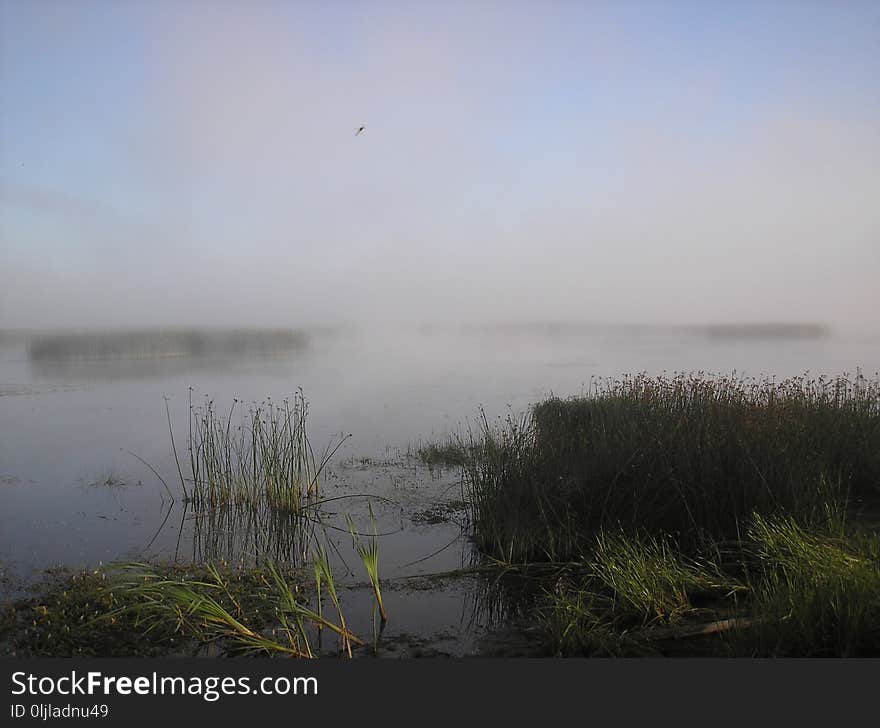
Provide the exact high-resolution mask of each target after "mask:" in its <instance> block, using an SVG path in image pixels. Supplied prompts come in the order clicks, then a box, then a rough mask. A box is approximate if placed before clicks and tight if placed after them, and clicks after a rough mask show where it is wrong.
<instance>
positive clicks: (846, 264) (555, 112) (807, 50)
mask: <svg viewBox="0 0 880 728" xmlns="http://www.w3.org/2000/svg"><path fill="white" fill-rule="evenodd" d="M878 29H880V6H878V5H877V4H876V3H866V4H860V3H855V2H853V3H846V4H833V3H816V4H813V3H807V2H803V3H790V4H788V3H762V4H750V3H735V4H730V5H728V6H727V7H721V4H715V3H662V4H661V3H647V2H646V3H610V2H609V3H568V2H556V3H546V4H545V3H537V2H529V3H489V2H480V3H457V2H443V3H440V2H436V3H428V2H422V3H402V2H400V3H396V2H390V3H344V2H336V3H327V4H324V5H323V6H321V5H319V4H317V3H294V2H266V1H264V2H256V3H247V4H245V3H240V2H235V3H222V2H211V3H208V2H188V3H180V2H173V3H172V2H167V3H163V2H134V1H132V2H125V3H112V2H87V1H80V2H76V3H69V2H50V1H44V2H36V3H34V2H23V1H21V2H19V1H17V0H0V108H2V113H0V271H2V272H0V327H2V328H64V327H106V326H111V327H112V326H170V325H175V326H195V325H231V326H293V327H296V326H304V325H315V324H328V323H329V324H332V323H341V322H354V323H375V322H383V323H384V322H394V321H402V322H413V321H429V322H434V321H437V322H475V321H481V322H482V321H485V322H501V321H542V320H553V321H595V322H608V323H639V324H642V323H644V324H665V323H670V324H671V323H674V324H683V325H692V324H696V325H701V324H714V323H742V322H762V321H772V322H819V323H822V324H828V325H831V326H833V327H844V328H855V329H861V330H867V331H871V332H874V331H875V330H876V329H875V325H876V324H875V322H876V311H877V310H880V293H878V291H880V287H878V286H877V280H878V277H880V237H878V234H880V205H878V204H877V190H878V189H880V123H878V122H880V91H878V86H877V84H876V70H877V60H878V45H877V37H878V36H877V31H878ZM361 125H364V126H365V130H364V132H363V133H361V134H358V135H355V131H356V130H357V129H358V128H359V127H360V126H361Z"/></svg>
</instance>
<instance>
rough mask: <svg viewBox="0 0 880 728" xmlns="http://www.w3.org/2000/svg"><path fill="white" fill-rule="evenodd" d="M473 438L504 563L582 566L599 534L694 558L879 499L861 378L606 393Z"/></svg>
mask: <svg viewBox="0 0 880 728" xmlns="http://www.w3.org/2000/svg"><path fill="white" fill-rule="evenodd" d="M472 438H474V442H473V443H472V446H473V451H474V452H479V453H480V457H478V458H476V459H475V460H474V461H473V462H470V463H466V464H465V468H464V470H465V486H466V489H467V492H468V496H469V501H470V504H471V508H472V517H473V522H474V524H475V536H476V540H477V543H478V545H479V546H480V548H481V549H482V550H483V551H485V552H488V553H489V554H491V555H493V556H495V557H500V558H505V559H509V560H512V559H523V560H528V559H536V558H537V559H550V560H553V559H566V558H573V557H574V558H577V557H580V556H582V555H583V554H584V553H586V552H587V551H588V550H589V547H590V545H591V539H592V537H593V536H594V535H595V534H596V533H597V532H599V531H600V530H601V529H603V528H604V529H609V530H614V529H622V530H624V531H627V532H636V531H643V532H647V533H652V534H668V535H670V536H672V537H674V538H675V539H676V540H677V541H678V542H679V543H680V544H681V545H682V547H683V548H689V547H691V546H695V545H699V544H701V543H705V542H707V541H713V540H725V539H735V538H737V537H738V536H739V535H740V533H741V531H742V529H743V528H745V526H746V524H747V523H748V521H749V519H750V518H751V515H752V513H753V512H757V513H759V514H764V515H771V514H774V513H780V512H787V513H791V514H797V515H803V516H810V515H811V514H815V513H819V512H821V511H822V509H823V508H824V506H825V504H826V503H827V502H829V501H837V500H840V499H843V498H849V499H852V500H856V501H857V500H859V499H870V498H876V497H878V495H880V381H878V380H876V379H875V380H867V379H865V378H864V377H863V376H861V374H859V375H858V376H856V377H855V378H852V379H851V378H848V377H846V376H841V377H836V378H825V377H818V378H808V377H806V376H804V377H797V378H792V379H786V380H784V381H781V382H776V381H775V380H772V379H762V380H755V379H742V378H737V377H713V376H706V375H703V374H690V375H686V374H679V375H675V376H672V377H667V376H661V377H656V378H652V377H648V376H646V375H638V376H632V377H624V378H622V379H615V380H608V381H599V382H596V383H595V384H594V387H593V390H592V391H591V392H590V394H589V395H588V396H583V397H576V398H571V399H559V398H555V397H554V398H551V399H548V400H546V401H544V402H541V403H540V404H538V405H536V406H535V407H534V408H533V409H532V411H531V412H530V414H529V416H528V417H526V418H525V419H523V420H513V419H512V418H508V420H507V421H506V422H505V423H503V424H501V425H498V426H490V425H489V424H488V423H486V422H485V419H484V421H483V426H482V430H481V431H480V432H478V433H477V434H476V435H472Z"/></svg>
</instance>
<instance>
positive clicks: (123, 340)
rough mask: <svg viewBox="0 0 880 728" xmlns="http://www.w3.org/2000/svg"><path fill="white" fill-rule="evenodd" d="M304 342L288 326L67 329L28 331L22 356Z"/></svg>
mask: <svg viewBox="0 0 880 728" xmlns="http://www.w3.org/2000/svg"><path fill="white" fill-rule="evenodd" d="M307 344H308V337H307V336H306V334H305V333H304V332H302V331H296V330H292V329H228V330H210V329H205V330H197V329H191V330H158V329H157V330H141V331H103V332H100V331H99V332H70V333H55V334H44V335H38V336H34V337H33V338H31V340H30V342H29V344H28V356H29V357H30V359H31V360H32V361H79V360H105V359H154V358H166V357H206V356H230V355H238V356H240V355H249V354H250V355H257V354H262V355H271V354H281V353H284V352H287V351H292V350H296V349H301V348H303V347H305V346H306V345H307Z"/></svg>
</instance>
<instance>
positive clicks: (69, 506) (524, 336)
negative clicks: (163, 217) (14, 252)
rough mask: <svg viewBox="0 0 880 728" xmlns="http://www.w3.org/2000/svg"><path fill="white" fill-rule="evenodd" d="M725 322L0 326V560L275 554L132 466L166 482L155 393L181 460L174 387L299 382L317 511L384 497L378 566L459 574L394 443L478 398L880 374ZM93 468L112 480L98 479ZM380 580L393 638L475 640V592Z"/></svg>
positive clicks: (859, 352) (184, 403)
mask: <svg viewBox="0 0 880 728" xmlns="http://www.w3.org/2000/svg"><path fill="white" fill-rule="evenodd" d="M716 333H717V332H716ZM736 333H737V335H736V336H718V335H710V334H709V333H708V332H706V331H701V330H699V329H687V328H642V329H634V328H613V327H565V326H562V327H552V326H519V327H488V326H487V327H477V326H473V327H471V326H465V327H390V326H389V327H384V328H382V327H377V328H370V329H368V328H363V329H342V330H338V331H319V332H313V333H312V335H311V336H310V343H309V345H308V346H307V347H305V348H303V349H297V350H292V351H289V352H287V353H281V354H278V353H274V354H273V355H272V356H258V355H253V354H251V355H247V356H223V355H222V354H219V355H218V354H212V355H211V356H210V357H174V358H167V359H163V358H152V359H112V360H88V361H82V360H68V361H65V360H40V361H32V360H31V359H30V357H29V355H28V346H27V338H26V337H24V336H14V335H6V336H3V337H0V433H2V435H0V568H2V569H3V573H4V574H5V578H6V583H7V589H10V588H12V587H10V586H9V585H16V584H22V583H27V582H28V581H31V580H33V579H34V578H36V575H37V573H38V570H40V569H44V568H46V567H50V566H58V565H63V566H69V567H80V566H87V565H94V564H97V563H100V562H109V561H114V560H120V559H142V558H150V559H176V560H186V559H197V560H198V559H204V558H209V557H215V556H222V557H225V558H233V559H241V560H245V561H247V560H249V559H252V560H256V559H259V558H261V556H262V555H263V554H262V553H261V549H262V551H266V550H267V549H268V550H269V552H271V549H272V548H276V549H277V548H279V546H278V543H276V542H272V539H273V538H275V537H280V538H281V539H282V541H283V534H280V536H279V534H278V533H273V532H272V528H271V527H266V523H265V521H261V520H259V518H256V519H254V518H251V521H250V522H249V523H244V521H246V520H247V519H246V518H245V519H244V521H243V520H242V519H239V520H238V521H236V520H235V518H234V517H232V516H227V521H225V522H222V519H220V520H221V522H214V523H201V526H200V522H199V520H198V519H196V518H194V516H193V514H192V513H190V512H188V509H186V508H185V507H184V505H183V504H182V503H181V502H180V501H179V500H178V502H176V503H175V504H174V505H173V506H172V505H171V502H170V499H169V497H168V495H167V493H166V491H165V489H164V487H163V486H162V485H161V483H160V482H159V480H158V479H157V477H156V476H155V475H154V474H153V473H152V472H151V470H150V469H149V468H148V467H147V466H146V465H144V464H143V462H141V460H139V459H138V458H142V459H143V460H144V461H146V462H147V463H149V464H150V465H151V466H152V467H153V468H155V469H156V471H158V472H159V474H161V475H162V476H163V477H164V478H165V480H166V481H167V482H168V484H169V486H170V487H171V488H172V490H174V491H175V492H176V490H177V485H178V484H177V470H176V466H175V463H174V459H173V457H172V454H171V446H170V442H171V441H170V435H169V431H168V424H167V421H166V412H165V402H166V398H167V401H168V405H169V408H170V412H171V416H172V423H173V426H174V429H175V436H176V441H177V445H178V451H179V452H180V453H181V455H182V457H183V458H186V432H187V423H188V416H189V409H188V407H189V405H188V401H189V396H190V388H192V397H193V401H194V403H195V404H197V405H198V404H200V403H201V402H203V399H204V398H205V397H210V398H212V399H213V400H214V402H215V404H216V405H217V407H218V409H219V410H221V411H223V410H225V409H226V408H227V407H228V406H229V405H230V404H231V403H232V401H233V398H238V399H239V400H240V401H243V402H245V403H247V402H259V401H261V400H263V399H265V398H266V397H271V398H272V399H273V400H275V401H280V400H282V399H284V398H285V397H291V396H292V395H293V393H294V392H295V391H296V388H297V387H302V388H303V390H304V392H305V395H306V398H307V400H308V401H309V403H310V417H309V424H310V432H311V438H312V442H313V444H315V445H316V446H317V447H319V448H320V447H322V446H323V444H325V443H328V442H330V441H331V440H333V438H334V437H336V438H338V437H339V436H340V435H343V434H345V435H347V434H350V435H351V437H349V438H348V439H347V440H346V441H345V444H344V446H343V447H342V448H341V449H340V451H339V452H338V453H337V455H336V457H335V458H334V461H333V463H332V466H331V469H330V471H329V473H328V477H327V478H326V481H325V483H324V486H323V487H324V495H325V497H339V498H340V499H339V500H338V501H334V502H333V503H332V504H331V505H330V506H328V509H329V510H330V511H331V513H330V514H329V518H328V523H330V524H337V527H342V526H344V521H343V520H342V518H343V516H344V514H346V513H351V514H353V515H354V516H355V518H356V520H357V521H358V524H359V527H361V528H367V521H366V520H365V517H364V516H365V504H366V502H367V501H366V499H365V498H362V497H352V496H359V495H361V494H373V495H376V496H380V497H381V498H382V500H376V501H374V503H375V507H376V512H377V527H378V529H379V530H380V532H382V533H386V534H388V535H384V536H382V537H381V539H380V554H381V557H380V558H381V562H380V563H381V571H382V576H383V578H389V579H401V578H402V577H410V576H413V575H418V574H430V573H436V572H442V571H446V570H450V569H455V568H459V567H460V566H462V565H464V564H467V563H468V562H469V559H470V558H471V557H472V554H471V548H470V545H469V542H468V540H467V538H466V535H465V534H464V533H463V526H464V525H465V524H463V523H462V519H463V518H464V517H465V515H464V513H459V514H456V513H455V512H453V514H452V520H450V521H445V522H441V523H426V522H425V519H424V518H420V515H421V514H422V513H423V512H424V511H425V510H427V509H430V508H431V507H432V506H435V505H437V504H439V503H445V502H448V501H450V500H455V499H460V497H461V494H460V491H459V487H458V478H457V475H456V474H455V473H452V472H445V473H442V474H440V475H438V474H437V473H431V472H429V471H428V470H427V469H425V468H424V467H421V466H420V465H418V464H417V463H415V462H414V461H413V460H412V459H407V458H406V457H405V456H404V453H405V451H406V450H407V447H408V446H410V445H412V444H417V443H418V442H419V441H423V440H430V439H433V438H442V437H443V436H444V435H445V434H447V433H449V432H454V431H457V430H459V429H460V428H461V427H462V426H466V425H467V423H468V422H472V421H473V420H474V418H475V417H476V416H477V415H478V413H479V408H481V407H482V408H483V409H484V410H485V412H486V414H487V415H488V417H489V418H490V419H491V418H494V417H499V416H501V417H503V416H505V415H507V414H508V413H514V414H518V413H521V412H523V411H525V410H526V409H527V408H528V406H529V405H530V404H531V403H533V402H536V401H539V400H540V399H542V398H544V397H546V396H547V395H548V394H551V393H554V394H559V395H569V394H578V393H582V392H584V391H585V390H587V389H588V388H589V386H590V382H591V380H592V379H593V378H595V377H608V376H619V375H621V374H625V373H636V372H640V371H646V372H648V373H661V372H663V371H666V372H669V373H671V372H673V371H704V372H716V373H731V372H733V371H736V372H737V373H742V374H744V375H769V376H777V377H785V376H790V375H798V374H802V373H804V372H805V371H807V370H809V371H810V372H812V373H814V374H819V373H828V374H839V373H842V372H849V373H853V374H854V373H855V372H856V370H857V368H858V369H861V370H862V372H864V373H865V374H866V375H871V374H873V373H874V372H876V371H877V370H878V369H880V339H878V338H876V337H875V338H870V337H864V336H862V337H859V336H854V335H853V336H845V335H842V334H835V333H832V334H831V335H827V336H805V337H800V338H799V337H797V336H794V337H786V336H784V335H783V336H779V334H780V332H779V331H778V330H776V329H774V330H773V336H772V337H767V336H757V337H750V336H748V335H747V334H748V332H745V335H743V332H742V331H739V330H737V332H736ZM782 333H784V332H782ZM132 453H133V454H132ZM135 455H136V456H137V457H135ZM108 478H110V480H111V481H120V482H121V483H123V485H106V484H102V483H105V481H106V480H107V479H108ZM341 496H346V497H341ZM429 520H430V519H429ZM282 530H283V529H282ZM267 532H268V535H267ZM328 537H329V538H330V539H331V541H332V543H333V544H335V545H336V546H337V547H338V549H339V554H340V556H339V557H338V558H337V565H338V563H339V561H341V560H342V559H344V560H345V563H347V564H348V566H350V567H351V574H350V575H349V576H350V581H351V582H352V583H354V582H356V581H357V580H358V577H357V576H356V572H357V568H358V566H359V565H358V563H357V557H356V556H355V555H354V553H353V551H352V549H351V538H350V536H349V535H348V534H347V533H345V532H344V528H342V529H341V530H333V528H332V527H331V529H330V530H329V531H328ZM282 546H283V544H282ZM342 568H343V570H344V569H345V567H344V566H343V567H342ZM360 578H362V577H360ZM395 584H396V585H395V587H394V589H393V590H391V591H390V597H389V602H392V603H395V608H396V609H397V629H398V633H397V634H398V636H399V637H400V636H403V635H409V634H425V633H431V634H433V635H435V636H437V635H440V636H441V637H438V640H440V641H445V642H449V643H450V644H457V645H459V649H464V648H462V647H461V645H462V644H464V642H466V640H464V638H463V635H465V634H467V635H470V636H471V637H473V634H474V633H473V629H472V626H473V624H474V623H475V621H476V622H479V620H474V619H473V613H474V611H475V609H469V608H468V607H467V606H466V604H467V603H472V602H474V601H475V598H474V591H473V589H470V588H466V587H464V586H462V585H461V584H456V585H447V586H446V587H444V588H438V589H434V590H433V592H432V593H433V598H431V599H429V598H427V597H426V596H425V593H424V591H423V590H418V589H415V588H410V586H409V585H408V584H407V582H406V581H400V582H395ZM444 589H445V590H444ZM401 594H402V595H404V596H405V595H409V598H408V599H405V598H404V597H402V596H401ZM369 597H370V595H369V593H368V592H367V591H365V590H362V589H360V590H359V589H352V591H351V594H350V597H349V599H350V601H351V602H352V603H358V602H363V610H362V611H364V612H365V613H368V611H369V607H368V606H366V605H367V603H368V601H369ZM398 601H399V602H400V604H397V602H398ZM404 604H408V605H409V606H408V607H407V606H404ZM389 610H390V605H389ZM476 611H478V610H476ZM466 612H469V613H470V616H466V614H465V613H466ZM361 626H364V625H361ZM456 630H457V631H456ZM463 640H464V641H463ZM453 652H454V650H453Z"/></svg>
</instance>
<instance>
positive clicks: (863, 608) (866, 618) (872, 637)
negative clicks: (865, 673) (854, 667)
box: [736, 514, 880, 657]
mask: <svg viewBox="0 0 880 728" xmlns="http://www.w3.org/2000/svg"><path fill="white" fill-rule="evenodd" d="M747 536H748V539H749V541H750V546H751V549H752V551H753V555H754V558H755V559H756V560H757V566H753V567H752V569H751V572H750V580H751V588H752V592H753V597H752V605H751V606H752V609H753V611H754V613H755V614H758V615H760V616H761V617H762V623H761V626H760V628H759V629H754V630H747V631H745V632H743V633H742V634H740V635H738V637H739V640H738V644H737V645H736V646H737V648H739V649H745V650H747V651H748V650H752V651H754V652H755V653H757V654H770V655H796V656H826V657H830V656H840V657H848V656H860V655H876V654H878V652H880V537H878V535H877V534H876V533H866V532H857V533H855V534H850V535H847V534H846V533H845V531H844V528H843V522H842V520H841V519H840V517H839V514H831V515H830V516H829V519H828V521H827V523H826V525H825V527H824V528H823V527H819V528H816V527H813V528H807V527H805V526H804V525H803V524H801V523H799V522H798V521H797V520H795V519H793V518H791V517H785V516H777V517H770V518H765V517H762V516H760V515H756V516H755V518H754V519H753V521H752V524H751V526H750V528H749V530H748V534H747Z"/></svg>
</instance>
